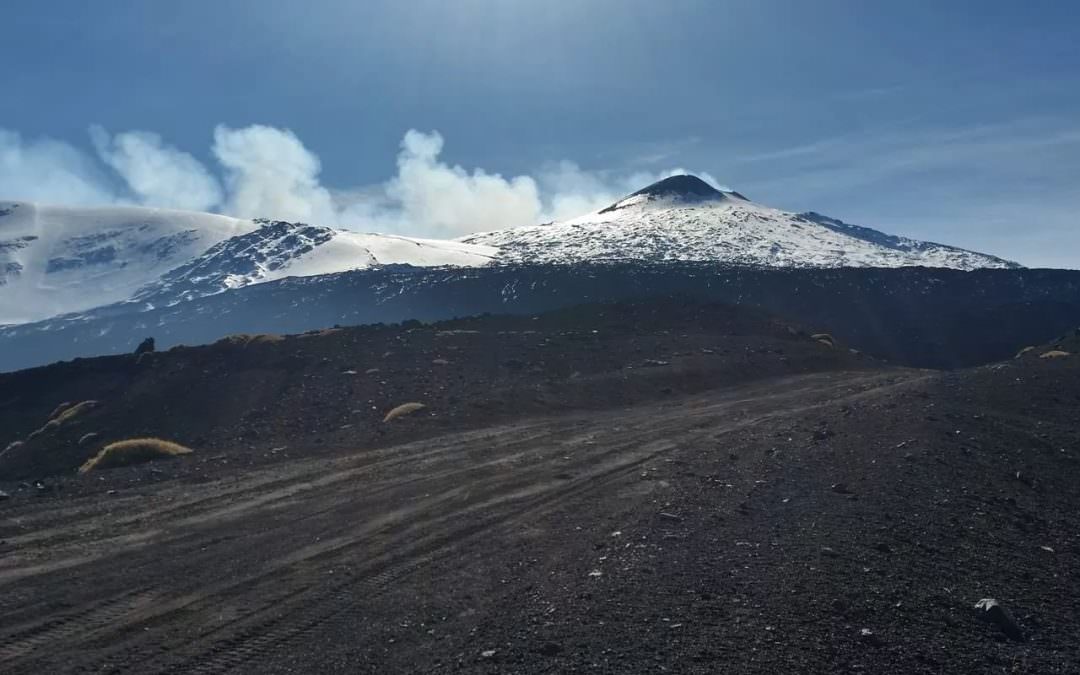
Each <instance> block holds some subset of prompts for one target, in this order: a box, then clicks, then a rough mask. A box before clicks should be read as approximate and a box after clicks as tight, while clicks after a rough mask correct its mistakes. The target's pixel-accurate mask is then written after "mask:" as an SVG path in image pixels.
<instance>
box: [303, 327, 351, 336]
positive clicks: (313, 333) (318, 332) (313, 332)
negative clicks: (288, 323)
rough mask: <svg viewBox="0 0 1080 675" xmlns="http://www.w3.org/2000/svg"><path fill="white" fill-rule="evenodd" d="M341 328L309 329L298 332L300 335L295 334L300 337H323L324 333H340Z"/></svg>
mask: <svg viewBox="0 0 1080 675" xmlns="http://www.w3.org/2000/svg"><path fill="white" fill-rule="evenodd" d="M342 330H343V329H341V328H322V329H320V330H309V331H306V332H303V333H300V335H297V337H300V338H310V337H323V336H325V335H333V334H335V333H340V332H341V331H342Z"/></svg>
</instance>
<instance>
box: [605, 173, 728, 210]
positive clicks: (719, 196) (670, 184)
mask: <svg viewBox="0 0 1080 675" xmlns="http://www.w3.org/2000/svg"><path fill="white" fill-rule="evenodd" d="M641 195H645V196H647V197H648V198H649V199H650V200H652V199H677V200H680V201H688V202H700V201H711V200H717V201H721V200H724V199H729V198H730V197H735V198H738V199H743V200H745V199H746V197H743V196H742V195H741V194H739V193H738V192H723V191H721V190H717V189H716V188H714V187H713V186H711V185H709V184H708V183H706V182H705V181H703V180H701V179H700V178H698V177H697V176H690V175H686V174H683V175H680V176H670V177H668V178H665V179H663V180H659V181H656V182H655V183H653V184H652V185H649V186H648V187H644V188H641V189H640V190H638V191H637V192H635V193H633V194H630V195H627V196H626V197H623V198H622V199H620V200H619V201H617V202H615V203H614V204H612V205H611V206H609V207H607V208H606V209H604V210H602V211H600V213H609V212H611V211H615V210H616V209H619V208H622V206H623V202H625V201H626V200H627V199H630V198H631V197H639V196H641Z"/></svg>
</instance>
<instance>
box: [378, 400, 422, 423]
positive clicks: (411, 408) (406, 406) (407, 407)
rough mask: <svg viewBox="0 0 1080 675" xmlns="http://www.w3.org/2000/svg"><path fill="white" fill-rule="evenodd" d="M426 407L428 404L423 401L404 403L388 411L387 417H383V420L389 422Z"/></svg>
mask: <svg viewBox="0 0 1080 675" xmlns="http://www.w3.org/2000/svg"><path fill="white" fill-rule="evenodd" d="M426 407H427V406H426V405H424V404H423V403H415V402H414V403H402V404H401V405H399V406H398V407H396V408H394V409H393V410H391V411H390V412H388V413H386V417H384V418H383V422H389V421H390V420H392V419H394V418H396V417H401V416H403V415H411V414H412V413H414V412H416V411H417V410H423V409H424V408H426Z"/></svg>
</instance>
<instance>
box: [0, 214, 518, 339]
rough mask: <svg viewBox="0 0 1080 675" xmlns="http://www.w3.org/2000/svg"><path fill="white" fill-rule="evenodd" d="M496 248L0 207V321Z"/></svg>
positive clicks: (199, 217)
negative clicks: (287, 277)
mask: <svg viewBox="0 0 1080 675" xmlns="http://www.w3.org/2000/svg"><path fill="white" fill-rule="evenodd" d="M496 253H497V250H496V249H493V248H491V247H486V246H479V245H470V244H463V243H460V242H453V241H435V240H428V239H411V238H407V237H398V236H392V235H379V234H360V233H356V232H349V231H343V230H335V229H331V228H328V227H320V226H316V225H306V224H302V223H286V222H280V221H275V222H270V221H264V220H246V219H238V218H229V217H227V216H219V215H214V214H209V213H193V212H187V211H173V210H168V209H150V208H139V207H108V208H73V207H63V206H47V205H40V204H33V203H28V202H0V325H2V324H9V323H12V324H14V323H25V322H30V321H37V320H40V319H46V318H49V317H52V316H56V315H59V314H68V313H74V312H81V311H84V310H88V309H91V308H94V307H100V306H103V305H108V304H111V303H116V302H124V301H138V302H140V303H143V304H144V305H145V306H147V307H151V306H160V305H161V304H174V303H175V302H179V301H181V300H186V299H192V298H195V297H201V296H205V295H210V294H214V293H220V292H222V291H225V290H228V289H230V288H237V287H240V286H246V285H249V284H254V283H261V282H264V281H272V280H274V279H279V278H282V277H286V276H312V275H320V274H330V273H334V272H343V271H347V270H352V269H358V268H366V267H371V266H373V265H384V264H409V265H417V266H439V265H450V266H461V265H466V266H472V265H484V264H487V263H489V262H491V260H492V258H493V256H495V255H496Z"/></svg>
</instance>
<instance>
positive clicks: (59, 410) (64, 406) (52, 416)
mask: <svg viewBox="0 0 1080 675" xmlns="http://www.w3.org/2000/svg"><path fill="white" fill-rule="evenodd" d="M70 407H71V401H64V402H63V403H61V404H60V405H58V406H56V407H55V408H53V411H52V412H51V413H50V414H49V419H55V418H56V416H57V415H59V414H60V413H62V412H64V411H65V410H67V409H68V408H70Z"/></svg>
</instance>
